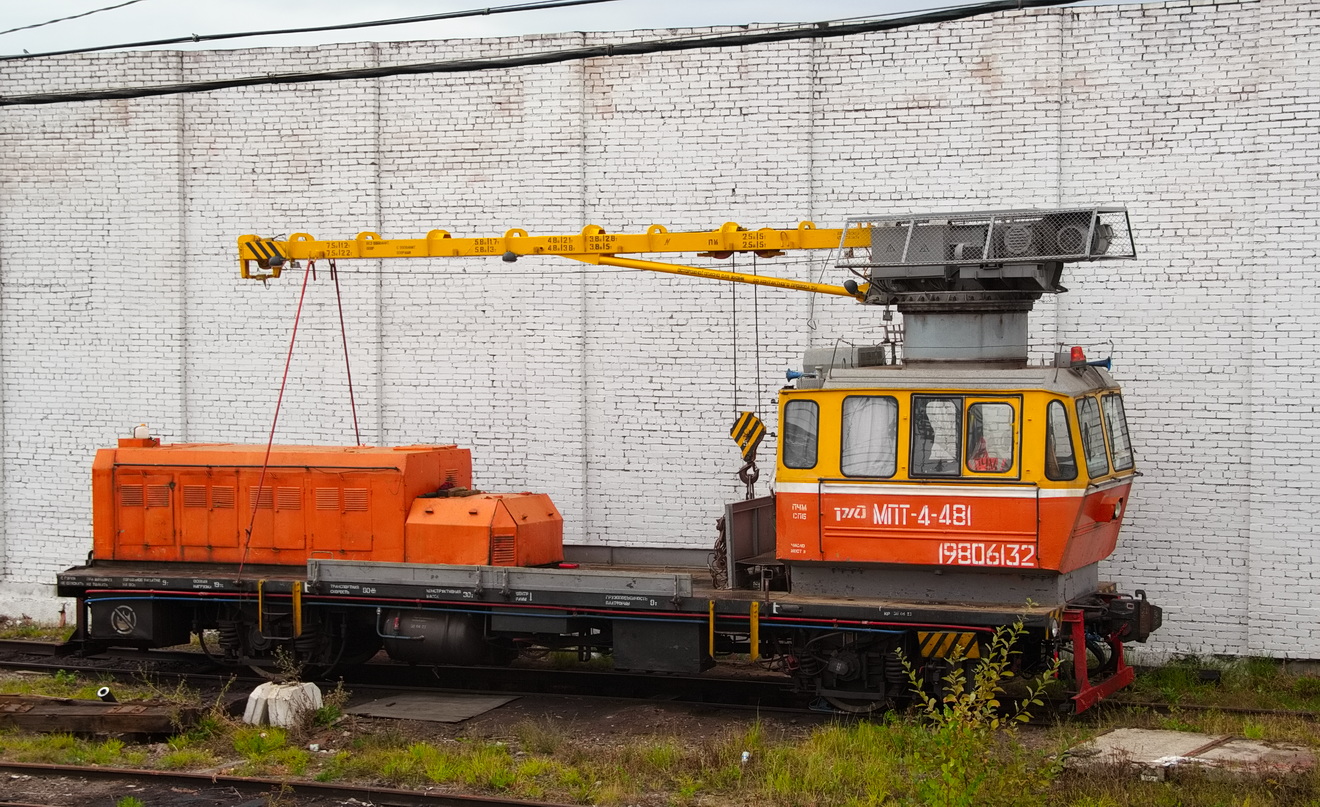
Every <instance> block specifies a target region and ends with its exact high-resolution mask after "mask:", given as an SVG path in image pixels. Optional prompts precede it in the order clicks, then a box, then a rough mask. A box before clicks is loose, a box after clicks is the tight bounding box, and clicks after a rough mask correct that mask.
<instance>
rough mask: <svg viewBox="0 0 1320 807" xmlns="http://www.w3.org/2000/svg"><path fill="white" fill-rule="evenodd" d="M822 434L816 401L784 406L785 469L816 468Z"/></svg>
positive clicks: (795, 402) (790, 402)
mask: <svg viewBox="0 0 1320 807" xmlns="http://www.w3.org/2000/svg"><path fill="white" fill-rule="evenodd" d="M819 432H820V407H819V406H817V405H816V402H815V401H789V402H788V404H787V405H786V406H784V467H786V468H815V467H816V442H817V435H818V434H819Z"/></svg>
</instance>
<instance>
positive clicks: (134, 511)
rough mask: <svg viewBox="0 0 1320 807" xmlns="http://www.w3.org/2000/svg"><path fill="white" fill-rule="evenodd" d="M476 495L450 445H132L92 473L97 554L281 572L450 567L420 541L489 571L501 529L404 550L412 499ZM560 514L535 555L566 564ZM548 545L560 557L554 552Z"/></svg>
mask: <svg viewBox="0 0 1320 807" xmlns="http://www.w3.org/2000/svg"><path fill="white" fill-rule="evenodd" d="M263 466H264V467H265V474H264V478H263V472H262V469H263ZM471 486H472V457H471V453H470V452H469V451H468V450H467V449H463V448H458V447H456V446H452V445H448V446H400V447H393V448H371V447H364V446H354V447H338V446H274V447H273V448H272V449H271V452H270V457H269V460H267V458H266V447H265V446H252V445H233V444H223V443H219V444H204V443H195V444H177V445H160V443H159V441H157V440H155V439H151V438H149V439H124V440H120V441H119V447H118V448H106V449H101V450H100V451H98V452H97V454H96V460H95V462H94V463H93V466H92V531H93V556H94V557H95V558H96V559H98V560H132V561H182V562H199V563H239V562H246V563H252V564H276V565H302V564H305V563H306V562H307V559H308V558H309V557H311V556H315V557H320V558H338V559H346V560H364V561H386V562H390V561H392V562H402V561H404V560H405V557H406V556H407V555H415V556H417V557H422V556H427V555H428V554H429V555H431V556H434V557H443V556H444V555H445V554H446V552H447V551H449V550H447V549H443V548H435V547H431V548H427V547H424V546H422V544H421V543H418V542H435V543H438V544H442V545H445V546H448V544H450V543H453V542H457V543H464V542H470V543H472V544H475V545H476V546H468V547H464V549H465V551H466V552H467V553H468V555H473V554H475V555H480V556H481V557H482V558H483V560H481V561H475V562H479V563H486V562H489V561H487V560H484V558H487V557H491V556H492V547H493V546H494V545H495V543H496V540H495V532H496V531H497V530H499V529H500V526H498V525H497V524H496V520H494V519H492V520H491V521H490V528H489V529H487V530H486V532H485V533H481V532H480V531H477V530H473V529H470V528H466V527H468V525H463V526H464V527H465V528H464V529H453V530H445V529H439V528H437V529H432V530H430V531H429V532H427V533H425V534H424V535H421V536H419V537H418V538H417V539H416V541H415V542H414V546H412V547H409V548H408V550H407V552H405V546H406V541H405V534H406V532H407V527H406V522H407V518H408V515H409V513H410V512H411V511H412V510H413V503H414V501H415V500H418V497H419V496H423V495H425V494H438V495H441V496H443V495H445V494H446V493H447V492H448V491H450V490H453V489H459V488H470V487H471ZM471 498H474V497H466V498H455V499H453V500H452V501H454V502H459V503H461V502H464V501H468V500H470V499H471ZM420 501H422V502H431V503H434V502H446V501H450V500H447V499H439V498H423V499H421V500H420ZM546 504H547V505H548V499H547V500H546ZM424 509H425V508H423V510H424ZM542 509H544V507H543V508H542ZM549 509H550V510H553V509H554V507H553V505H549ZM464 512H466V511H464ZM254 514H255V517H254ZM555 516H556V519H557V520H555V521H554V524H553V526H543V527H541V528H540V531H538V533H537V535H538V542H539V544H538V545H545V546H540V548H539V550H538V551H537V552H531V553H525V556H526V557H536V558H541V557H547V558H548V556H549V555H554V556H555V557H553V558H552V559H547V560H545V561H535V562H553V561H557V560H560V559H561V557H560V555H562V524H563V521H562V519H558V518H557V517H558V513H557V512H556V513H555ZM501 523H502V522H501ZM249 528H250V529H251V535H250V536H249V535H248V530H249ZM551 544H553V549H554V551H551V550H550V549H548V548H547V546H548V545H551ZM556 553H558V554H556ZM499 556H500V557H501V558H503V557H504V554H503V553H501V554H500V555H499Z"/></svg>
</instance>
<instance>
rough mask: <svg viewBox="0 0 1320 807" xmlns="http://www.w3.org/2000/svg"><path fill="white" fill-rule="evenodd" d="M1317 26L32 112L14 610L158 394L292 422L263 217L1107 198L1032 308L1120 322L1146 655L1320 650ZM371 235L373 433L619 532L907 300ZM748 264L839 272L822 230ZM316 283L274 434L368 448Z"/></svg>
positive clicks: (0, 288) (684, 503)
mask: <svg viewBox="0 0 1320 807" xmlns="http://www.w3.org/2000/svg"><path fill="white" fill-rule="evenodd" d="M672 33H673V32H637V33H635V34H632V36H636V37H639V38H647V37H651V36H653V35H654V36H668V35H671V34H672ZM609 39H610V35H604V34H563V35H554V36H537V37H525V38H511V39H493V40H474V41H463V42H415V43H386V44H374V45H370V44H369V45H334V46H327V47H323V48H305V49H280V50H250V51H223V52H198V53H182V54H181V53H169V52H151V53H133V54H113V55H100V56H85V57H68V58H58V59H46V60H39V61H32V62H26V63H7V64H5V65H3V66H0V87H3V90H0V92H3V93H5V94H16V93H23V92H37V91H59V90H70V89H76V88H89V87H120V86H132V85H140V84H152V83H158V82H174V81H186V80H197V79H210V78H216V77H221V76H227V75H249V74H254V73H264V72H289V71H295V70H309V69H334V68H344V67H355V66H374V65H378V64H404V63H415V62H422V61H435V60H440V59H448V58H455V57H461V56H476V55H492V54H503V53H513V52H519V51H523V50H526V49H529V48H535V49H560V48H567V47H577V46H581V45H583V44H593V43H597V42H603V41H608V40H609ZM1317 46H1320V8H1317V6H1316V4H1313V3H1310V2H1305V0H1260V1H1259V2H1253V1H1252V0H1242V1H1241V2H1238V1H1237V0H1230V1H1227V2H1217V3H1208V2H1202V1H1201V0H1185V1H1184V2H1178V1H1177V0H1174V1H1173V2H1168V3H1157V4H1150V5H1145V6H1142V5H1124V6H1113V7H1107V6H1099V7H1085V8H1067V9H1050V10H1041V11H1034V12H1020V13H1013V14H1006V15H1000V16H996V17H988V18H982V19H976V20H969V21H965V22H961V23H950V24H945V25H937V26H928V27H922V28H915V29H909V30H904V31H898V32H894V33H890V34H876V35H867V36H857V37H850V38H845V39H837V40H824V41H819V42H797V43H786V44H780V45H761V46H755V47H749V48H745V49H740V50H726V51H709V52H708V51H692V52H685V53H677V54H661V55H653V56H629V57H621V58H615V59H600V60H593V61H590V62H585V63H566V64H559V65H551V66H545V67H537V68H525V69H518V70H507V71H497V72H486V73H474V74H465V75H436V76H405V77H395V78H386V79H380V80H371V81H354V82H340V83H325V84H311V85H304V86H289V87H260V88H248V89H234V90H224V91H218V92H212V93H204V94H197V95H190V96H184V97H167V98H154V99H143V100H136V101H106V102H93V103H77V104H65V105H57V106H40V107H18V108H0V362H2V364H0V395H2V396H3V417H2V418H0V428H2V429H3V439H2V441H0V451H2V452H3V454H2V457H0V459H2V464H0V473H2V474H3V478H2V479H0V530H2V533H0V563H3V568H2V571H0V604H5V603H8V607H9V608H19V607H21V608H25V609H37V610H40V609H47V611H49V610H50V609H53V607H54V601H53V600H49V599H46V598H44V595H43V591H44V590H45V589H43V584H45V583H47V582H48V581H50V580H51V579H52V578H53V576H54V574H55V572H56V571H57V570H59V569H60V568H62V567H65V566H68V565H70V564H72V563H74V562H76V561H78V560H79V559H81V558H82V557H83V556H84V554H85V553H86V551H87V549H88V546H89V543H90V538H89V520H90V515H89V495H88V476H89V473H88V472H89V466H90V460H91V456H92V453H93V452H94V450H95V449H96V448H97V447H99V446H102V445H107V444H110V443H111V441H112V440H113V439H114V438H115V437H116V436H117V435H118V434H121V433H123V432H124V430H125V429H127V428H128V427H129V426H130V425H131V424H133V423H136V422H138V421H140V420H146V421H148V422H150V423H151V424H153V426H155V427H156V429H157V431H158V432H159V433H160V434H162V435H163V436H164V437H165V438H166V439H168V440H184V439H189V440H228V441H253V442H257V441H260V440H263V439H264V437H265V434H266V430H267V429H268V428H269V422H270V421H269V419H270V415H271V410H272V407H273V404H274V401H275V395H276V392H277V387H278V383H279V375H280V372H281V369H282V365H283V358H284V350H285V347H286V346H287V338H288V330H289V327H290V324H291V320H292V315H293V310H294V308H295V306H296V304H297V297H298V289H299V282H298V281H299V278H298V277H286V278H285V279H283V280H281V281H278V282H275V283H271V284H270V285H268V286H262V285H260V284H255V283H243V282H241V281H239V280H238V278H237V272H236V268H235V266H234V263H233V244H234V239H235V237H236V236H238V235H240V234H242V233H247V232H256V233H260V234H264V235H275V234H279V233H291V232H296V231H305V232H310V233H312V234H314V235H316V236H319V237H339V236H350V235H352V234H354V233H356V232H357V231H358V230H374V231H377V232H380V233H381V234H382V235H384V236H385V237H405V236H420V235H422V234H424V233H425V232H426V231H427V230H430V229H433V228H442V229H447V230H449V231H451V232H452V233H454V234H455V235H466V236H471V235H498V234H502V233H503V232H504V230H506V229H508V228H510V227H523V228H525V229H527V230H528V231H531V232H534V233H548V232H576V231H577V230H579V229H580V228H581V227H582V226H583V225H584V224H586V223H596V224H601V225H603V226H605V227H606V229H607V230H610V231H614V232H618V231H625V230H627V231H633V230H639V229H641V228H644V227H646V226H647V225H649V224H652V223H660V224H664V225H666V226H668V227H670V228H671V229H680V228H709V227H716V226H718V225H719V224H721V223H723V222H724V221H730V220H732V221H738V222H740V223H742V224H745V225H754V226H764V225H774V226H791V225H793V224H794V223H796V222H797V221H798V220H800V219H814V220H815V221H817V222H819V223H820V224H821V225H822V226H838V225H839V224H840V223H841V222H842V219H843V218H844V217H846V216H848V215H857V214H881V213H898V212H905V211H918V212H919V211H922V210H930V209H947V208H987V207H1016V206H1051V205H1077V204H1090V203H1109V202H1117V203H1122V204H1126V205H1128V206H1129V208H1130V209H1131V214H1132V221H1133V226H1134V229H1135V231H1136V237H1137V246H1138V250H1139V252H1140V255H1141V257H1140V259H1139V260H1137V261H1131V262H1114V263H1107V264H1099V265H1095V266H1087V267H1083V268H1080V269H1078V270H1076V271H1074V272H1072V274H1071V275H1070V277H1069V278H1067V279H1066V281H1065V282H1066V285H1068V286H1069V287H1070V288H1071V289H1072V290H1073V291H1072V293H1071V294H1068V295H1065V296H1063V297H1061V298H1059V299H1058V300H1052V301H1046V302H1044V303H1042V304H1041V305H1040V306H1039V310H1038V311H1037V314H1036V317H1035V324H1034V328H1033V340H1034V345H1035V349H1036V352H1037V354H1038V355H1044V354H1045V353H1048V352H1050V351H1052V350H1053V348H1054V346H1055V344H1057V343H1065V344H1074V343H1080V344H1085V345H1087V346H1089V347H1090V348H1091V352H1092V353H1093V354H1095V353H1104V352H1106V351H1107V349H1108V348H1107V345H1108V343H1109V341H1110V340H1112V341H1113V344H1114V348H1113V353H1114V358H1115V362H1116V369H1115V374H1116V376H1117V377H1118V378H1120V379H1121V380H1122V381H1123V383H1124V384H1125V388H1126V390H1127V395H1128V402H1129V404H1128V406H1129V415H1130V418H1131V421H1132V426H1133V429H1134V432H1135V438H1136V442H1137V445H1138V447H1139V451H1140V454H1139V456H1140V458H1141V461H1142V470H1143V473H1144V474H1145V476H1144V477H1143V478H1142V479H1141V480H1140V488H1139V492H1140V495H1139V497H1138V498H1137V499H1136V500H1135V501H1134V505H1133V508H1132V511H1131V514H1130V523H1129V528H1128V530H1127V532H1126V535H1125V538H1124V540H1123V543H1122V545H1121V546H1120V548H1119V551H1118V552H1117V554H1116V555H1115V556H1114V557H1113V559H1112V560H1111V561H1110V562H1109V563H1108V564H1107V570H1106V571H1107V573H1108V574H1109V575H1111V576H1113V577H1114V578H1115V579H1117V580H1118V581H1120V583H1121V584H1122V585H1123V587H1124V588H1125V589H1127V590H1131V589H1133V588H1137V587H1144V588H1145V589H1146V590H1147V591H1148V592H1149V593H1150V596H1151V597H1152V598H1153V599H1154V600H1156V601H1157V602H1159V603H1160V604H1162V605H1164V606H1165V607H1166V623H1165V628H1164V630H1163V631H1162V632H1161V633H1160V634H1159V639H1158V641H1157V642H1155V643H1154V649H1156V650H1159V651H1164V652H1223V653H1239V654H1244V653H1253V654H1272V655H1279V656H1288V657H1296V658H1316V657H1320V629H1318V628H1317V627H1316V625H1317V624H1320V620H1317V619H1316V618H1315V617H1316V616H1318V614H1317V613H1316V612H1317V610H1320V605H1317V603H1320V561H1317V560H1316V558H1317V556H1318V555H1320V553H1317V551H1316V550H1317V546H1316V538H1315V537H1313V533H1314V529H1313V527H1312V525H1313V524H1314V523H1315V521H1316V520H1317V519H1316V517H1317V510H1320V505H1318V504H1317V501H1318V500H1317V498H1316V495H1315V493H1314V490H1315V488H1316V485H1317V482H1320V453H1318V452H1317V449H1316V448H1315V446H1316V445H1318V444H1320V411H1318V406H1320V405H1318V404H1317V397H1316V389H1317V386H1316V367H1317V365H1318V364H1320V355H1318V354H1320V294H1317V292H1316V284H1315V283H1314V282H1313V279H1312V276H1313V274H1314V270H1315V269H1316V268H1317V267H1316V265H1315V264H1316V262H1317V261H1316V246H1315V245H1316V244H1317V243H1320V237H1318V236H1320V233H1317V229H1318V228H1317V225H1316V224H1315V221H1316V220H1317V213H1320V209H1318V208H1320V184H1317V182H1316V179H1315V176H1316V172H1317V168H1320V155H1318V154H1317V147H1316V145H1315V142H1316V140H1315V134H1314V132H1315V127H1316V125H1317V121H1318V120H1320V56H1317V55H1316V54H1317V53H1320V47H1317ZM341 268H342V270H343V276H342V284H343V288H344V292H345V302H346V315H347V319H348V323H349V338H350V344H351V347H352V352H353V369H354V378H355V381H356V386H357V400H358V410H359V413H360V416H361V419H362V425H363V429H364V439H366V440H367V441H368V442H380V443H412V442H433V441H452V442H457V443H460V444H463V445H467V446H470V447H471V448H472V449H473V453H474V459H475V463H476V473H477V476H478V479H479V483H480V484H481V485H483V486H484V487H487V488H489V489H510V488H512V489H534V490H545V491H547V492H549V493H551V494H552V495H553V496H554V498H555V500H556V502H558V503H559V505H560V507H561V509H562V510H563V511H564V513H565V516H566V518H567V530H568V534H569V537H570V539H571V540H574V541H586V542H591V543H601V544H636V545H674V546H706V545H708V544H709V543H710V541H711V540H712V537H713V534H712V529H711V526H712V521H713V519H714V517H715V516H716V515H718V514H719V512H720V507H721V505H722V503H723V502H724V501H725V500H726V499H728V498H730V497H736V496H737V495H738V494H739V486H738V484H737V482H736V481H735V479H734V477H733V472H734V471H735V470H736V469H737V467H738V461H737V455H736V451H735V449H734V446H733V444H732V443H731V441H729V439H728V437H727V428H728V424H729V422H730V418H731V415H732V413H733V412H735V411H736V410H737V409H740V408H745V407H747V406H750V405H752V404H753V403H754V402H756V401H760V402H761V405H762V409H763V411H764V412H765V413H766V414H770V413H772V412H773V405H772V401H773V396H774V391H775V389H776V388H777V387H778V386H779V384H780V378H782V376H781V375H780V373H781V372H782V370H783V368H784V367H786V366H791V365H795V364H796V363H797V357H798V355H799V353H800V351H801V349H802V348H804V347H806V346H809V345H832V344H835V343H836V341H837V340H840V339H842V340H847V341H851V342H856V343H866V342H868V341H873V340H874V339H875V338H876V337H877V335H878V334H880V333H881V331H882V324H881V323H880V321H879V318H878V312H877V311H872V310H867V309H861V308H860V307H857V306H852V305H851V304H849V303H847V302H846V301H841V300H838V299H817V300H813V299H812V298H810V297H808V296H804V295H794V294H791V293H785V292H778V291H773V290H761V291H754V290H753V289H751V288H747V287H738V288H736V289H735V288H730V287H728V286H723V285H717V284H711V283H709V282H706V281H699V280H692V279H684V278H674V277H670V276H655V275H646V274H638V273H630V272H628V271H626V270H620V271H611V270H599V269H595V268H591V269H587V270H586V271H584V267H580V266H577V265H575V264H571V263H568V262H555V261H553V260H535V259H530V258H525V259H523V260H521V261H519V262H518V263H516V264H505V263H502V262H499V261H495V260H484V261H483V260H475V261H428V262H422V261H408V262H402V261H396V262H392V263H385V264H379V263H352V264H345V265H344V266H343V267H341ZM738 268H740V269H748V268H751V267H750V264H749V262H748V260H747V259H743V260H742V261H741V262H740V263H739V264H738ZM756 268H757V270H758V271H772V272H777V273H779V274H783V275H787V276H793V277H799V278H810V279H816V278H817V277H819V276H820V275H821V273H822V271H823V272H824V277H826V278H829V279H840V276H839V274H838V272H837V271H835V270H833V269H830V268H828V260H827V258H826V256H823V255H814V256H806V255H803V256H797V255H794V256H789V257H788V258H784V259H779V260H777V261H773V262H767V261H762V262H760V263H759V264H758V265H757V267H756ZM735 296H736V304H737V320H736V323H735V320H734V313H733V311H732V304H733V302H734V297H735ZM754 300H755V301H758V304H759V345H758V344H757V340H756V338H755V330H756V329H755V326H754V320H753V312H754ZM304 317H305V318H304V323H303V327H302V330H301V331H300V334H299V344H298V350H297V353H296V357H295V363H294V369H293V373H292V376H291V384H290V389H289V392H288V394H287V395H286V398H285V409H284V412H283V414H282V420H281V426H280V431H279V434H280V438H281V439H282V440H284V441H287V442H302V441H317V442H336V443H345V442H351V440H352V432H351V429H352V425H351V419H350V417H349V415H348V406H347V393H346V390H345V387H344V383H343V366H342V351H341V347H340V343H339V333H338V317H337V313H336V310H335V307H334V297H333V292H332V288H331V287H330V285H329V284H328V282H327V276H326V275H324V274H322V275H320V276H319V278H318V281H317V282H316V283H315V284H313V286H312V287H311V289H310V290H309V293H308V302H307V309H306V311H305V315H304ZM735 332H736V335H737V344H738V348H737V351H736V353H735V350H734V347H733V338H734V335H735ZM758 361H759V366H760V376H761V377H760V381H761V383H760V386H759V389H758V388H757V384H756V375H757V365H758ZM735 363H736V368H737V370H736V371H737V384H736V385H735V383H734V372H735V370H734V368H735ZM767 448H770V446H767ZM6 598H7V599H6Z"/></svg>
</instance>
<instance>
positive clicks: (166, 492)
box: [147, 485, 170, 507]
mask: <svg viewBox="0 0 1320 807" xmlns="http://www.w3.org/2000/svg"><path fill="white" fill-rule="evenodd" d="M169 506H170V486H169V485H147V507H169Z"/></svg>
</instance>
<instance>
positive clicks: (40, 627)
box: [0, 615, 73, 642]
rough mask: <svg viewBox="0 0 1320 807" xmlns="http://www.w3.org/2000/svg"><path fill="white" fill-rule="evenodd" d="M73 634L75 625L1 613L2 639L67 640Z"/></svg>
mask: <svg viewBox="0 0 1320 807" xmlns="http://www.w3.org/2000/svg"><path fill="white" fill-rule="evenodd" d="M72 635H73V626H72V625H66V626H65V627H60V626H59V625H57V624H54V623H50V622H38V621H37V620H35V619H33V618H32V617H29V616H21V617H17V618H15V617H8V616H4V615H0V639H30V640H32V641H36V642H65V641H68V638H69V637H70V636H72Z"/></svg>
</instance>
